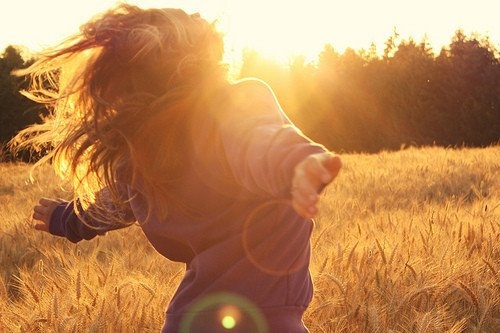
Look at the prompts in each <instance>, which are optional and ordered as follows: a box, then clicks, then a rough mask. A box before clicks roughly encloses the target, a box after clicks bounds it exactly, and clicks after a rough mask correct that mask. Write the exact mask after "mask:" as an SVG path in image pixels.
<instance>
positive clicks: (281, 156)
mask: <svg viewBox="0 0 500 333" xmlns="http://www.w3.org/2000/svg"><path fill="white" fill-rule="evenodd" d="M229 99H230V100H231V101H230V102H229V103H230V106H229V107H228V108H226V111H225V112H224V113H223V116H222V117H221V118H220V119H219V121H218V122H219V128H220V131H221V141H222V146H223V150H224V155H225V156H226V160H227V162H228V165H229V169H230V170H231V172H232V174H233V177H234V179H235V180H236V181H237V182H238V183H239V184H240V185H242V186H243V187H244V188H246V189H247V190H248V191H250V192H252V193H255V194H258V195H263V196H272V197H277V198H289V197H290V187H291V182H292V177H293V172H294V168H295V166H296V165H297V164H298V163H299V162H300V161H302V160H303V159H304V158H305V157H307V156H309V155H311V154H316V153H322V152H325V151H326V149H325V148H324V147H323V146H322V145H320V144H317V143H314V142H312V141H311V140H310V139H308V138H307V137H306V136H305V135H303V134H302V133H301V131H300V130H299V129H298V128H296V127H295V126H294V125H293V124H292V122H291V121H290V120H289V119H288V118H287V117H286V115H285V114H284V113H283V111H282V109H281V107H280V105H279V103H278V101H277V99H276V97H275V96H274V94H273V92H272V90H271V89H270V88H269V87H268V86H267V85H266V84H265V83H263V82H262V81H259V80H246V81H242V82H240V83H239V84H237V85H236V86H235V87H234V90H233V91H232V93H231V96H230V98H229Z"/></svg>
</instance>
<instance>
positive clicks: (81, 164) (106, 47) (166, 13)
mask: <svg viewBox="0 0 500 333" xmlns="http://www.w3.org/2000/svg"><path fill="white" fill-rule="evenodd" d="M222 55H223V41H222V37H221V35H220V33H218V32H217V31H216V29H215V27H214V25H213V24H211V23H208V22H207V21H205V20H204V19H202V18H201V17H200V16H199V15H198V14H194V15H188V14H186V13H185V12H184V11H182V10H180V9H141V8H138V7H136V6H132V5H125V4H122V5H119V6H117V7H115V8H114V9H111V10H109V11H107V12H105V13H103V14H101V15H99V16H97V17H95V18H93V19H92V20H90V21H89V22H88V23H86V24H84V25H83V26H82V27H81V29H80V33H78V34H76V35H74V36H72V37H70V38H68V39H67V40H65V41H64V42H62V43H61V44H59V45H58V46H56V47H54V48H52V49H49V50H47V51H45V52H44V53H42V54H41V55H40V58H39V60H38V61H36V62H35V63H34V64H33V65H32V66H31V67H29V68H27V69H25V70H20V71H18V72H17V73H16V74H17V75H28V76H29V77H30V78H31V86H30V88H29V89H28V90H27V91H24V94H25V95H26V96H28V97H29V98H31V99H32V100H34V101H36V102H39V103H42V104H45V105H46V106H47V108H48V109H49V114H50V115H49V116H48V117H47V118H46V119H44V122H43V123H42V124H37V125H32V126H31V127H29V128H27V129H25V130H23V131H21V132H20V133H19V134H18V135H17V136H16V137H15V138H14V140H13V141H12V146H13V147H14V150H16V149H24V148H27V147H32V148H33V149H35V150H40V149H45V150H47V151H48V154H47V155H46V156H45V157H44V158H43V159H42V160H41V161H40V162H39V163H38V164H41V163H44V162H51V163H52V165H53V167H54V168H55V170H56V171H57V172H58V173H59V174H60V175H61V176H62V177H64V178H66V179H69V180H71V181H72V183H73V186H74V193H75V199H77V200H75V202H78V203H79V206H81V207H82V208H83V209H84V210H85V209H88V208H89V207H93V208H96V209H92V210H91V211H90V212H88V213H87V212H86V214H85V215H91V217H93V218H94V219H96V218H97V219H99V220H101V221H104V220H108V221H109V218H110V217H114V218H115V220H113V221H111V222H112V223H115V222H116V217H118V216H120V214H116V210H117V209H118V210H119V209H120V207H122V204H123V199H122V198H120V194H119V191H118V187H117V177H118V178H122V180H123V181H125V182H127V183H129V184H132V185H137V186H138V187H139V188H140V189H141V191H142V192H143V194H144V195H145V197H146V198H147V199H148V205H149V206H150V207H148V208H149V210H150V211H151V210H152V209H153V207H154V209H159V211H160V213H166V206H168V205H169V204H170V203H174V202H175V195H174V193H173V190H172V188H174V187H175V186H174V185H175V183H176V181H177V180H178V178H179V177H180V176H181V174H182V169H183V167H184V163H186V162H187V161H186V149H188V148H189V147H186V145H187V144H188V140H187V138H186V131H187V130H188V128H187V127H188V126H189V121H190V117H191V115H192V113H193V109H195V108H197V107H200V105H201V104H202V103H201V102H200V100H202V99H203V97H204V96H205V97H206V96H209V95H210V90H211V89H214V87H216V86H218V85H220V83H223V82H225V76H226V68H225V66H224V65H223V64H222V63H221V61H222ZM124 166H126V167H124ZM103 189H106V190H105V191H106V192H107V194H106V197H107V198H106V199H105V200H104V199H102V200H100V199H99V196H100V195H99V193H102V190H103ZM110 198H111V206H110ZM101 201H102V202H101ZM104 201H106V203H104ZM110 207H115V208H116V209H111V208H110ZM117 207H118V208H117ZM121 223H123V221H121Z"/></svg>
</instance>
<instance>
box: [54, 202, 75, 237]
mask: <svg viewBox="0 0 500 333" xmlns="http://www.w3.org/2000/svg"><path fill="white" fill-rule="evenodd" d="M72 212H73V202H72V201H70V202H63V203H61V204H60V205H58V206H57V207H56V208H55V209H54V211H53V212H52V216H51V217H50V223H49V233H50V234H52V235H55V236H61V237H66V227H65V224H64V221H65V220H66V218H64V217H65V216H68V214H70V213H72Z"/></svg>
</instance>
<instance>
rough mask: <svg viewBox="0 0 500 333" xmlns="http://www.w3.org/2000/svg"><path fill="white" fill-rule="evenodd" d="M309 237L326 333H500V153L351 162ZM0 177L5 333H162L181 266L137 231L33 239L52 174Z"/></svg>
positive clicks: (409, 153)
mask: <svg viewBox="0 0 500 333" xmlns="http://www.w3.org/2000/svg"><path fill="white" fill-rule="evenodd" d="M344 165H345V167H344V170H343V172H342V174H341V175H340V177H339V178H338V181H337V182H336V183H335V184H334V185H332V186H331V187H329V188H328V189H327V191H326V193H325V196H324V198H323V200H322V207H321V209H322V210H321V214H320V216H319V218H318V219H317V221H316V228H315V231H314V233H313V237H312V244H313V261H312V265H311V272H312V274H313V279H314V285H315V296H314V299H313V302H312V304H311V306H310V308H309V309H308V311H307V313H306V316H305V322H306V323H307V325H308V327H309V329H310V330H311V332H312V333H322V332H499V331H500V275H499V270H500V147H490V148H486V149H463V150H451V149H443V148H425V149H408V150H403V151H400V152H393V153H380V154H376V155H346V156H344ZM28 169H29V167H28V166H26V165H9V164H3V165H2V164H0V332H72V331H73V332H120V331H121V332H134V331H135V332H156V331H158V330H159V329H160V327H161V325H162V323H163V320H164V314H163V312H164V309H165V307H166V305H167V303H168V301H169V298H170V297H171V295H172V293H173V292H174V290H175V288H176V286H177V283H178V282H179V279H180V277H181V275H182V272H183V266H182V265H180V264H175V263H171V262H169V261H167V260H166V259H164V258H163V257H161V256H160V255H158V254H157V253H156V252H155V251H154V250H153V249H152V247H151V246H150V245H148V243H147V241H146V239H145V237H144V236H143V235H142V233H141V232H140V230H139V228H138V227H136V226H133V227H131V228H128V229H125V230H120V231H116V232H112V233H109V234H108V235H106V236H104V237H100V238H98V239H94V240H93V241H90V242H86V241H83V242H80V243H79V244H76V245H75V244H72V243H70V242H68V241H66V240H64V239H61V238H56V237H51V236H50V235H48V234H42V233H39V232H35V231H34V230H33V229H32V223H31V221H30V214H31V207H32V206H33V204H34V203H35V202H36V201H37V200H38V198H39V197H40V196H49V197H50V196H52V197H65V196H67V193H65V191H64V189H62V188H61V187H60V186H58V184H59V182H58V180H57V179H56V178H55V176H53V175H52V173H51V172H50V171H49V170H47V169H46V170H42V172H40V173H39V174H37V175H35V176H36V179H37V180H36V182H35V183H30V182H28V181H27V178H28Z"/></svg>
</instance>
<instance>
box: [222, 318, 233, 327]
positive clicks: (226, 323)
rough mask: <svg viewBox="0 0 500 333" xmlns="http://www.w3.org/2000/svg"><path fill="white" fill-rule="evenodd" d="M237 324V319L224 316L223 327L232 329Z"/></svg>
mask: <svg viewBox="0 0 500 333" xmlns="http://www.w3.org/2000/svg"><path fill="white" fill-rule="evenodd" d="M235 326H236V320H235V319H234V318H233V317H231V316H225V317H224V318H222V327H224V328H225V329H226V330H232V329H233V328H234V327H235Z"/></svg>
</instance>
